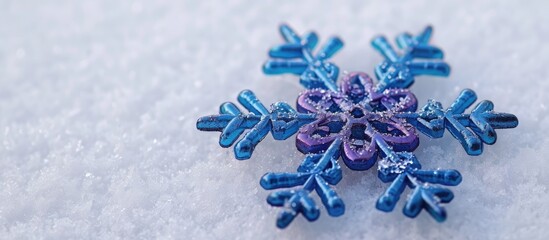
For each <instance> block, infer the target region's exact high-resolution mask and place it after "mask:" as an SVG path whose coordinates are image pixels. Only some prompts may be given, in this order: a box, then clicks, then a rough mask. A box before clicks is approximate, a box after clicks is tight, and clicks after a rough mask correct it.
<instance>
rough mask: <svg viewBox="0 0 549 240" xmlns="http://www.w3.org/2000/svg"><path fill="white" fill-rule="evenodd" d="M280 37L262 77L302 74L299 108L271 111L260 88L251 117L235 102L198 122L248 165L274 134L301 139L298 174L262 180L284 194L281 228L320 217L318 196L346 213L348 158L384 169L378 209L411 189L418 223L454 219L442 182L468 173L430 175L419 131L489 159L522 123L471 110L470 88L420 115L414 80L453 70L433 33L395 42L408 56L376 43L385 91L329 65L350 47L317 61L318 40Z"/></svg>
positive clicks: (276, 201) (285, 33)
mask: <svg viewBox="0 0 549 240" xmlns="http://www.w3.org/2000/svg"><path fill="white" fill-rule="evenodd" d="M280 33H281V34H282V37H283V38H284V40H285V43H284V44H281V45H279V46H276V47H274V48H272V49H271V50H270V51H269V56H270V57H271V59H269V60H268V61H267V62H266V63H265V64H264V66H263V71H264V72H265V73H266V74H285V73H291V74H295V75H299V76H300V82H301V84H302V85H303V86H304V87H305V88H306V89H307V90H305V91H304V92H302V93H301V94H300V95H299V96H298V98H297V104H296V108H295V109H294V108H292V107H291V106H290V105H288V104H287V103H284V102H278V103H274V104H272V105H271V107H270V109H267V108H266V107H265V105H263V104H262V103H261V102H260V101H259V100H258V99H257V97H256V96H255V94H254V93H253V92H252V91H250V90H244V91H242V92H241V93H240V94H239V96H238V102H239V103H240V104H241V105H242V106H243V107H244V108H245V109H246V110H247V111H248V113H245V112H242V111H241V110H240V109H239V108H238V107H237V106H236V105H235V104H233V103H230V102H227V103H224V104H222V105H221V107H220V110H219V114H218V115H211V116H206V117H202V118H200V119H198V122H197V128H198V129H199V130H202V131H220V132H221V136H220V139H219V144H220V145H221V146H222V147H225V148H226V147H230V146H233V145H234V153H235V157H236V159H239V160H245V159H249V158H250V157H251V156H252V153H253V150H254V148H255V147H256V146H257V144H259V142H260V141H261V140H263V138H265V136H267V134H268V133H269V132H270V133H271V134H272V136H273V138H274V139H276V140H284V139H287V138H289V137H290V136H292V135H294V134H297V136H296V147H297V149H298V150H299V151H300V152H302V153H304V154H305V158H304V160H303V162H302V163H301V165H300V166H299V167H298V168H297V172H292V173H285V172H284V173H274V172H270V173H267V174H265V175H264V176H263V177H262V178H261V180H260V184H261V186H262V187H263V188H264V189H267V190H272V189H284V190H279V191H275V192H273V193H271V194H270V195H269V196H268V197H267V202H268V203H269V204H271V205H272V206H277V207H282V209H283V210H282V211H281V213H280V214H279V216H278V219H277V226H278V227H279V228H285V227H287V226H288V225H289V224H290V223H291V222H292V221H293V219H294V218H295V217H296V216H297V215H298V214H302V215H303V216H304V217H305V218H306V219H307V220H309V221H314V220H316V219H317V218H318V217H319V215H320V210H319V207H318V205H317V203H315V201H314V200H313V198H312V197H311V193H313V192H316V193H317V194H318V196H319V197H320V199H321V200H322V204H323V205H324V207H325V208H326V210H327V212H328V214H329V215H330V216H334V217H335V216H340V215H342V214H343V213H344V212H345V204H344V203H343V200H342V199H341V198H340V197H339V196H338V195H337V193H336V191H335V190H334V189H333V188H332V186H333V185H336V184H338V183H339V181H340V180H341V178H342V171H341V166H340V161H339V159H341V160H342V161H343V163H344V164H345V165H346V166H347V167H348V168H350V169H352V170H358V171H362V170H368V169H370V168H371V167H373V166H374V165H375V163H376V162H377V170H378V177H379V179H381V181H383V182H387V183H390V185H389V187H388V188H387V190H386V191H385V192H384V193H383V194H382V195H381V197H379V199H378V201H377V203H376V208H377V209H379V210H381V211H385V212H390V211H392V210H393V209H394V208H395V205H396V203H397V202H398V201H399V199H400V196H401V194H402V193H403V191H404V190H405V188H406V187H409V188H411V189H412V190H411V194H410V196H409V197H408V198H407V199H406V203H405V206H404V209H403V213H404V215H406V216H408V217H412V218H413V217H416V216H417V215H418V214H419V213H420V212H421V210H422V209H425V210H426V211H427V212H428V213H429V214H430V215H431V216H432V217H433V218H434V219H435V220H437V221H439V222H442V221H444V220H445V219H446V211H445V209H444V208H443V206H442V203H448V202H450V201H451V200H452V198H453V193H452V192H451V191H450V190H449V189H447V188H445V187H442V186H441V185H444V186H456V185H458V184H459V183H460V182H461V175H460V173H459V172H458V171H457V170H423V169H421V165H420V163H419V161H418V159H417V158H416V156H415V155H414V153H413V151H414V150H415V149H416V148H417V147H418V145H419V137H418V134H420V133H422V134H425V135H427V136H429V137H431V138H440V137H442V136H443V134H444V132H445V131H446V130H448V132H450V134H452V136H454V138H456V139H457V140H458V141H459V142H460V143H461V144H462V146H463V148H464V149H465V151H466V152H467V153H468V154H469V155H480V154H481V153H482V150H483V145H484V144H489V145H491V144H494V143H495V142H496V132H495V129H500V128H514V127H516V126H517V125H518V119H517V118H516V117H515V116H514V115H512V114H508V113H498V112H494V111H493V109H494V104H493V103H492V102H490V101H487V100H485V101H481V102H480V103H479V104H477V105H476V106H475V107H474V109H473V110H472V111H471V113H465V110H466V109H467V108H469V107H470V106H471V105H472V104H473V103H474V102H475V101H476V99H477V97H476V95H475V92H473V91H472V90H470V89H465V90H463V91H462V92H461V94H460V95H459V96H458V97H457V98H456V100H455V101H454V102H453V103H452V105H451V106H450V107H449V108H447V109H444V108H443V107H442V104H441V103H440V102H437V101H434V100H429V101H428V103H427V104H426V105H425V106H424V107H423V108H422V109H421V110H420V111H416V110H417V106H418V104H417V99H416V97H415V96H414V94H413V93H412V92H410V91H409V90H408V89H407V88H409V87H410V86H411V85H412V84H413V83H414V80H415V77H416V76H418V75H433V76H448V75H449V73H450V67H449V66H448V64H446V63H445V62H443V61H441V60H440V59H442V58H443V53H442V50H440V49H439V48H437V47H435V46H432V45H430V44H429V39H430V37H431V33H432V28H431V27H427V28H426V29H425V30H424V31H423V32H422V33H420V34H419V35H417V36H412V35H410V34H408V33H403V34H401V35H399V36H398V37H397V41H396V42H397V45H398V47H399V48H400V50H401V51H399V52H400V53H401V55H399V54H398V53H397V51H395V50H394V49H393V47H392V46H391V45H390V44H389V42H388V41H387V39H386V38H385V37H383V36H379V37H376V38H374V39H373V40H372V46H373V47H374V48H375V49H376V50H377V51H379V52H380V53H381V54H382V55H383V56H384V58H385V60H384V61H383V62H382V63H381V64H379V65H378V66H377V67H376V68H375V75H376V78H377V79H378V81H377V84H375V83H374V81H373V80H372V79H371V78H370V77H369V76H368V75H367V74H365V73H362V72H353V73H349V74H347V75H345V76H343V78H342V79H341V80H340V82H339V83H338V81H337V80H338V77H339V68H338V66H336V65H335V64H333V63H331V62H328V60H329V58H330V57H332V56H333V55H334V54H335V53H336V52H337V51H338V50H339V49H341V48H342V46H343V41H341V40H340V39H339V38H337V37H332V38H330V39H328V41H327V42H326V44H324V46H323V47H321V49H320V50H318V51H316V54H314V48H315V47H316V45H317V42H318V36H317V34H316V33H314V32H310V33H308V34H306V35H304V36H303V37H300V36H299V35H297V34H296V33H295V32H294V31H293V30H292V29H291V28H290V27H289V26H287V25H282V26H280ZM417 59H425V60H420V61H418V60H417ZM242 135H243V136H242ZM241 136H242V137H241Z"/></svg>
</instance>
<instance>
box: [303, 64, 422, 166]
mask: <svg viewBox="0 0 549 240" xmlns="http://www.w3.org/2000/svg"><path fill="white" fill-rule="evenodd" d="M416 108H417V100H416V98H415V96H414V95H413V94H412V93H411V92H409V91H408V90H405V89H390V90H385V91H383V92H381V93H378V92H376V91H375V89H374V85H373V82H372V79H371V78H370V77H369V76H368V75H367V74H365V73H359V72H357V73H350V74H349V75H347V76H345V77H344V78H343V80H342V82H341V86H340V91H339V92H332V91H329V90H324V89H311V90H307V91H305V92H303V93H302V94H301V95H300V96H299V98H298V100H297V109H298V111H300V112H303V113H316V114H318V118H317V120H316V121H314V122H312V123H309V124H307V125H305V126H303V127H302V128H301V129H300V131H299V133H298V135H297V147H298V149H299V150H300V151H301V152H303V153H318V152H322V151H325V150H326V149H327V148H328V147H329V146H330V145H331V143H332V142H333V141H334V140H336V139H341V140H342V141H343V143H342V145H341V148H342V149H341V150H342V151H341V152H342V158H343V160H344V162H345V164H346V165H347V166H348V167H349V168H351V169H354V170H366V169H369V168H370V167H372V166H373V165H374V163H375V161H376V159H377V157H378V156H377V154H378V151H376V143H375V141H372V139H373V137H374V136H376V135H380V136H381V137H382V138H383V140H385V142H387V144H388V145H389V146H390V147H392V148H393V149H394V150H395V151H413V150H414V149H416V147H417V146H418V144H419V139H418V136H417V135H416V133H415V129H414V127H413V126H412V125H410V124H408V123H406V122H404V121H402V120H401V119H398V118H396V117H394V114H395V113H398V112H404V111H415V109H416Z"/></svg>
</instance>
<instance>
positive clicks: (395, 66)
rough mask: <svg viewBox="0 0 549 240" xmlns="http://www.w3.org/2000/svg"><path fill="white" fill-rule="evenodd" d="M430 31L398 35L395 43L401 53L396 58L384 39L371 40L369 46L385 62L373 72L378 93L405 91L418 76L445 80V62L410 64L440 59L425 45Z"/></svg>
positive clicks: (447, 69)
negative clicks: (421, 59) (413, 34)
mask: <svg viewBox="0 0 549 240" xmlns="http://www.w3.org/2000/svg"><path fill="white" fill-rule="evenodd" d="M432 31H433V29H432V27H430V26H428V27H426V28H425V30H424V31H423V32H422V33H420V34H419V35H417V36H415V37H413V36H412V35H410V34H409V33H402V34H400V35H399V36H398V37H397V39H396V42H397V45H398V47H399V48H401V49H402V50H403V51H404V53H403V54H402V55H400V56H399V55H398V54H397V52H396V51H395V50H394V49H393V47H392V46H391V44H390V43H389V41H388V40H387V38H385V37H384V36H378V37H376V38H374V39H373V40H372V46H373V47H374V48H375V49H376V50H377V51H378V52H379V53H380V54H381V55H383V57H384V58H385V61H383V62H382V63H381V64H379V65H378V66H377V67H376V69H375V73H376V77H377V79H378V80H379V83H378V85H377V88H378V91H379V92H382V91H384V90H385V89H388V88H408V87H410V86H411V85H412V84H413V83H414V80H415V79H414V78H415V76H418V75H432V76H448V75H449V74H450V66H449V65H448V64H446V63H445V62H441V61H438V62H432V61H431V62H427V61H420V62H415V61H414V59H416V58H424V59H442V58H443V57H444V54H443V53H442V50H440V49H439V48H437V47H435V46H432V45H429V39H430V38H431V34H432Z"/></svg>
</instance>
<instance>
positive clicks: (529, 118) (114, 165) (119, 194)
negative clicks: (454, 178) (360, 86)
mask: <svg viewBox="0 0 549 240" xmlns="http://www.w3.org/2000/svg"><path fill="white" fill-rule="evenodd" d="M548 3H549V2H547V1H543V0H541V1H463V0H461V1H407V2H401V1H360V0H357V1H353V2H345V1H331V2H329V1H312V0H311V1H299V2H298V1H251V0H250V1H240V0H234V1H233V0H227V1H219V2H207V1H167V0H166V1H164V0H162V1H145V0H143V1H122V0H117V1H111V0H94V1H92V0H89V1H88V0H80V1H55V0H54V1H46V0H44V1H41V0H35V1H33V0H2V1H0V238H1V239H42V238H43V239H75V238H83V239H90V238H93V239H95V238H99V239H118V238H124V239H151V238H159V239H170V238H173V239H238V238H241V239H312V238H319V239H335V238H337V239H406V238H409V239H547V238H548V237H549V227H548V226H549V220H548V218H549V189H548V183H549V173H548V171H549V169H548V167H549V163H548V161H549V159H548V157H547V155H549V138H548V137H547V132H549V111H548V107H549V103H548V102H549V95H548V92H549V67H547V65H548V64H549V46H548V42H549V27H548V24H549V14H547V11H548V10H549V4H548ZM282 22H287V23H289V24H291V25H292V26H293V27H294V29H296V31H298V32H299V33H304V32H306V31H308V30H315V31H317V33H318V34H319V35H320V36H321V40H325V39H326V38H327V37H328V36H330V35H338V36H340V37H341V38H342V39H343V40H344V41H345V47H344V48H343V50H342V51H341V52H339V53H338V54H337V55H336V57H335V58H334V60H333V61H334V62H335V63H337V64H338V65H339V66H340V67H341V69H342V70H347V71H358V70H360V71H365V72H367V73H369V74H370V75H373V69H374V66H375V65H376V64H377V63H379V62H380V61H381V59H382V58H381V57H380V55H379V54H377V53H376V52H375V51H374V50H373V49H372V47H371V46H370V40H371V38H373V37H374V36H375V35H377V34H385V35H386V36H387V37H389V38H390V39H394V37H395V36H396V35H397V34H398V33H400V32H403V31H410V32H412V33H417V32H419V31H420V30H422V29H423V27H424V26H425V25H427V24H432V25H433V26H434V29H435V32H434V38H433V43H434V44H435V45H437V46H439V47H441V48H442V49H443V50H444V51H445V54H446V55H445V60H446V61H447V62H448V63H449V64H450V65H451V66H452V73H451V76H450V77H449V78H435V77H418V78H417V79H416V83H415V85H414V86H413V87H412V90H413V91H414V93H415V94H416V95H417V97H418V98H419V104H420V106H422V105H423V104H425V102H426V101H427V99H429V98H435V99H437V100H440V101H441V102H442V103H443V104H444V105H445V106H448V105H449V104H450V103H451V102H452V101H453V99H454V98H455V97H456V96H457V94H458V93H459V92H460V90H461V89H463V88H472V89H474V90H475V91H476V92H477V94H478V96H479V100H482V99H490V100H492V101H493V102H494V103H495V106H496V110H497V111H501V112H510V113H514V114H516V115H517V117H518V118H519V120H520V124H519V127H518V128H516V129H511V130H500V131H498V142H497V144H495V145H493V146H486V147H485V150H484V153H483V154H482V155H481V156H477V157H471V156H468V155H467V154H466V153H465V151H464V150H463V148H462V147H461V145H460V144H459V143H458V142H457V141H456V140H454V139H453V138H452V137H451V136H450V135H449V134H448V133H446V135H445V137H444V138H442V139H434V140H430V139H427V138H425V137H422V138H421V144H420V147H419V148H418V149H417V151H416V154H417V156H418V159H419V160H420V161H421V162H422V164H423V166H424V168H426V169H427V168H453V169H457V170H459V171H460V172H461V173H462V175H463V182H462V184H461V185H459V186H457V187H452V190H453V191H454V193H455V199H454V201H453V202H452V203H450V204H449V205H446V207H447V211H448V220H447V221H446V222H444V223H442V224H440V223H437V222H435V221H434V220H433V219H432V218H431V217H430V216H429V215H428V214H427V213H426V212H422V213H421V214H420V216H419V217H417V218H416V219H409V218H407V217H405V216H404V215H403V214H402V207H403V200H404V199H405V196H403V198H402V199H401V203H400V204H399V205H397V207H396V209H395V211H393V212H392V213H384V212H380V211H378V210H376V209H375V201H376V200H377V198H378V196H380V195H381V194H382V192H383V191H384V189H386V188H387V187H388V184H384V183H381V182H380V181H379V180H378V179H377V174H376V171H375V167H374V168H372V169H371V170H369V171H365V172H355V171H350V170H348V169H347V168H346V167H344V166H343V169H344V178H343V180H342V181H341V183H340V184H339V185H337V187H336V189H337V191H338V193H339V194H340V196H341V197H342V198H343V200H344V201H345V203H346V213H345V215H343V216H342V217H338V218H333V217H329V216H328V214H327V213H326V211H325V210H324V208H321V209H322V213H321V217H320V219H319V220H318V221H316V222H314V223H309V222H307V221H306V220H304V218H303V217H301V216H299V217H298V218H297V219H296V220H295V221H294V222H293V223H292V224H291V225H290V226H289V227H288V228H287V229H285V230H279V229H277V228H276V227H275V219H276V215H277V213H278V211H279V210H280V209H278V208H272V207H270V206H269V205H268V204H267V203H266V202H265V198H266V197H267V195H268V194H269V191H265V190H263V189H262V188H261V187H260V186H259V179H260V178H261V176H262V175H263V174H264V173H265V172H269V171H275V172H279V171H294V170H295V169H296V168H297V166H298V165H299V163H300V161H301V159H302V158H303V155H302V154H300V153H298V152H297V151H296V149H295V141H294V139H293V138H291V139H289V140H287V141H274V140H273V139H272V137H271V136H268V137H267V138H266V139H265V140H264V141H263V142H262V143H260V145H259V146H258V147H257V149H256V151H255V152H254V155H253V157H252V158H251V159H250V160H247V161H237V160H235V159H234V157H233V152H232V149H222V148H221V147H219V145H218V137H219V134H218V133H212V132H200V131H198V130H196V120H197V118H198V117H200V116H204V115H210V114H215V113H216V112H217V110H218V106H219V104H220V103H222V102H225V101H234V100H235V98H236V95H237V94H238V92H239V91H240V90H242V89H251V90H253V91H255V93H256V94H257V96H258V97H259V98H260V99H261V100H262V101H263V102H264V103H265V104H270V103H272V102H276V101H287V102H289V103H291V104H292V105H294V103H295V99H296V96H297V94H298V93H299V92H300V91H301V90H303V88H302V87H300V85H299V84H298V79H297V77H295V76H291V75H284V76H274V77H273V76H265V75H264V74H263V73H262V71H261V65H262V63H263V62H264V61H265V60H266V59H267V50H268V48H270V47H271V46H273V45H275V44H279V43H281V41H282V40H281V37H280V36H279V33H278V30H277V27H278V25H279V24H280V23H282ZM406 193H407V192H406ZM406 193H405V194H406Z"/></svg>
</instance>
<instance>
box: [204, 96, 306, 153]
mask: <svg viewBox="0 0 549 240" xmlns="http://www.w3.org/2000/svg"><path fill="white" fill-rule="evenodd" d="M238 102H240V104H242V106H244V108H245V109H247V110H248V111H249V112H250V113H248V114H244V113H242V112H241V111H240V110H239V109H238V107H237V106H236V105H235V104H233V103H230V102H226V103H223V104H222V105H221V106H220V108H219V113H220V114H219V115H211V116H206V117H202V118H200V119H198V121H197V123H196V127H197V128H198V129H199V130H202V131H220V132H221V135H220V137H219V145H221V146H222V147H225V148H226V147H230V146H232V145H233V144H235V143H236V145H235V147H234V153H235V157H236V159H239V160H244V159H249V158H250V157H251V155H252V152H253V150H254V149H255V147H256V146H257V144H259V142H261V140H263V139H264V138H265V136H267V134H268V133H269V132H271V133H272V135H273V138H274V139H276V140H284V139H287V138H288V137H290V136H292V135H293V134H295V133H296V132H297V131H298V130H299V128H300V127H301V126H303V125H304V124H307V123H310V122H312V121H314V120H315V119H316V115H315V114H303V113H298V112H296V111H295V110H294V109H293V108H292V107H290V105H288V104H286V103H283V102H278V103H275V104H273V105H271V111H269V110H267V108H266V107H265V106H264V105H263V104H262V103H261V102H260V101H259V99H257V97H256V96H255V94H254V93H253V92H252V91H250V90H244V91H242V92H241V93H240V94H239V95H238ZM246 130H249V131H248V132H247V133H245V134H244V132H245V131H246ZM242 134H244V136H243V137H242V138H241V139H240V140H239V137H240V136H241V135H242Z"/></svg>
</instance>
